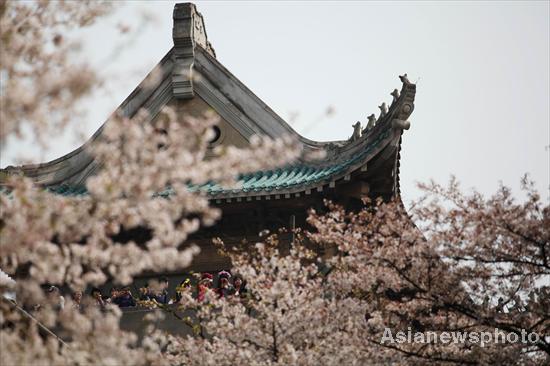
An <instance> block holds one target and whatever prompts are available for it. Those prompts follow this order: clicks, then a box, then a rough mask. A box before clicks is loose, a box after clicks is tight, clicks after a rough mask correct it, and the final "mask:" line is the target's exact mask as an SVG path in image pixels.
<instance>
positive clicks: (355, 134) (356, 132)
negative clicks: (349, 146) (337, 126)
mask: <svg viewBox="0 0 550 366" xmlns="http://www.w3.org/2000/svg"><path fill="white" fill-rule="evenodd" d="M351 127H353V135H351V137H350V140H351V141H355V140H359V137H361V122H359V121H357V122H355V124H353V125H351Z"/></svg>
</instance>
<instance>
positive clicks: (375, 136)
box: [0, 46, 416, 199]
mask: <svg viewBox="0 0 550 366" xmlns="http://www.w3.org/2000/svg"><path fill="white" fill-rule="evenodd" d="M195 51H196V52H195V56H194V57H195V66H194V69H195V70H196V72H197V77H196V78H195V80H194V83H193V88H194V92H195V94H196V95H199V96H200V97H201V98H203V99H204V100H205V101H206V102H207V103H209V104H210V105H211V106H212V107H213V108H214V109H215V110H216V111H217V112H218V113H219V114H220V115H221V116H222V117H223V118H224V119H226V120H227V121H228V122H229V123H231V124H232V125H233V126H235V127H237V128H240V131H241V132H242V133H243V135H244V136H245V137H246V138H250V137H251V136H252V135H254V134H264V135H267V136H269V137H272V138H277V137H280V136H282V135H285V134H286V135H290V136H294V137H295V138H296V139H297V140H298V141H299V142H300V143H301V144H302V145H303V151H304V158H301V159H299V160H298V161H297V162H296V164H295V166H302V167H306V168H308V169H309V170H311V173H312V174H313V175H315V174H317V175H315V176H314V178H315V179H313V178H312V179H309V178H311V177H308V178H307V179H305V180H302V181H300V180H295V181H293V182H292V184H290V183H289V184H288V185H286V186H281V185H277V184H275V185H274V186H265V187H263V186H259V187H257V189H254V190H253V191H245V190H242V189H241V190H218V191H210V192H209V193H208V194H209V195H210V196H211V197H213V198H214V199H219V198H231V197H237V196H239V197H247V196H252V195H254V196H262V195H267V196H269V195H271V194H286V195H288V194H296V193H299V192H303V191H307V190H311V189H319V188H320V187H323V186H324V185H326V184H329V185H330V184H336V183H335V182H337V181H338V180H341V179H344V178H345V177H346V176H348V175H350V174H351V173H353V172H354V171H356V170H357V169H361V167H364V166H365V164H367V163H368V162H369V161H371V160H372V158H373V156H375V155H376V152H377V151H381V150H382V149H385V148H386V147H387V146H390V145H391V146H395V147H398V146H399V138H398V137H397V135H399V136H400V135H401V132H402V130H401V129H400V128H399V127H396V126H395V120H401V121H406V120H407V118H408V116H409V115H410V114H411V113H412V110H413V109H414V97H415V93H416V86H415V85H413V84H410V83H408V82H407V83H404V84H403V87H402V89H401V93H400V97H399V98H398V99H396V100H395V101H394V102H393V103H392V104H391V106H390V108H389V110H388V112H387V114H385V115H384V116H383V117H381V118H379V120H378V121H377V124H376V126H375V127H374V128H372V129H370V130H369V131H366V133H364V135H363V136H360V137H356V138H353V139H352V138H350V140H348V141H329V142H318V141H312V140H309V139H307V138H305V137H303V136H301V135H300V134H298V133H297V132H296V131H295V130H294V129H293V128H292V127H290V125H288V124H287V123H286V122H285V121H284V120H283V119H282V118H281V117H279V116H278V115H277V114H276V113H275V112H274V111H273V110H272V109H271V108H269V107H268V106H267V105H266V104H265V103H264V102H263V101H262V100H261V99H260V98H258V97H257V96H256V95H255V94H254V93H253V92H252V91H251V90H250V89H248V88H247V87H246V86H245V85H244V84H243V83H242V82H241V81H240V80H238V79H237V78H236V77H235V76H234V75H233V74H231V73H230V72H229V71H228V70H227V69H226V68H225V67H224V66H223V65H222V64H221V63H220V62H219V61H218V60H217V59H216V58H215V57H213V56H212V55H210V54H209V53H208V52H207V51H205V50H203V49H202V48H201V47H200V46H196V48H195ZM172 53H173V49H172V50H170V51H169V52H168V53H167V54H166V55H165V56H164V58H163V59H162V60H161V62H160V63H159V64H158V65H157V68H159V69H160V70H161V77H160V78H158V79H157V82H156V84H155V85H153V86H151V85H148V86H147V87H146V86H145V85H146V83H145V81H144V82H142V83H141V84H140V85H139V86H138V87H137V88H136V89H135V90H134V91H133V92H132V93H131V94H130V96H128V98H126V100H125V101H124V102H123V103H122V104H121V105H120V107H119V109H118V110H119V111H121V112H122V114H123V115H124V116H126V117H132V116H133V115H134V114H135V113H136V112H137V111H138V110H139V109H141V108H145V109H146V110H148V112H149V115H150V116H151V118H153V117H154V116H155V115H156V113H158V111H159V110H160V109H161V108H162V106H164V105H166V104H167V103H168V102H169V101H170V100H171V99H172V98H173V90H172V83H173V80H172V71H173V68H174V62H173V60H172V56H173V55H172ZM146 80H147V78H146ZM147 84H150V83H147ZM105 123H108V121H107V122H105ZM105 123H104V124H103V125H102V126H101V128H99V130H98V131H97V132H96V133H95V134H94V135H93V136H92V137H91V138H90V139H89V140H88V141H87V142H86V143H85V144H84V145H83V146H81V147H79V148H78V149H76V150H74V151H72V152H70V153H69V154H67V155H65V156H63V157H61V158H58V159H55V160H53V161H50V162H48V163H43V164H36V165H25V166H22V167H8V168H6V169H3V170H2V171H1V172H2V173H3V174H1V175H0V185H2V183H3V181H4V180H5V177H6V175H10V174H24V175H26V176H28V177H31V178H32V179H33V180H34V181H35V183H36V184H38V185H41V186H43V187H46V188H54V189H55V188H56V187H61V188H60V189H61V190H65V191H66V192H67V193H69V194H70V192H71V189H66V187H81V186H84V185H85V182H86V180H87V178H88V177H89V176H90V175H93V174H94V173H95V172H96V171H97V170H98V169H100V167H101V164H100V162H98V161H96V159H94V157H93V156H92V154H91V153H90V149H91V147H92V145H93V144H94V143H95V141H96V140H98V139H100V138H101V135H102V131H103V128H104V126H105ZM319 151H323V152H324V153H325V158H323V159H321V160H311V159H308V158H307V156H308V155H310V154H309V153H312V152H319ZM397 155H398V154H397ZM397 155H396V157H397ZM396 163H397V164H398V161H397V162H396ZM331 167H334V169H333V170H332V171H331V172H330V174H324V173H323V171H324V172H325V173H326V171H328V170H330V169H331ZM291 168H292V167H287V169H291ZM318 173H319V174H318ZM256 174H266V175H268V177H267V178H266V179H265V181H268V180H269V174H273V173H272V172H264V173H256ZM394 177H397V174H394ZM273 181H275V179H273ZM64 187H65V188H64ZM395 187H397V188H396V189H398V182H397V185H396V186H395Z"/></svg>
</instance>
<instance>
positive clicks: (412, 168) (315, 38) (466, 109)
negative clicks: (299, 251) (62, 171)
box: [1, 1, 550, 201]
mask: <svg viewBox="0 0 550 366" xmlns="http://www.w3.org/2000/svg"><path fill="white" fill-rule="evenodd" d="M173 6H174V2H172V1H167V2H154V3H153V2H137V1H136V2H132V1H129V2H127V3H126V4H125V5H124V6H122V7H120V8H119V9H118V10H117V12H116V14H114V15H113V16H111V17H110V18H109V19H106V20H102V21H101V22H99V23H98V24H96V25H94V26H93V28H91V29H89V30H87V31H85V32H83V33H82V34H81V37H82V39H83V41H84V43H85V47H84V49H83V54H82V56H83V57H84V58H85V59H87V60H88V61H89V62H90V63H92V64H93V65H96V66H100V67H101V68H102V70H103V72H104V73H105V74H106V75H109V81H108V83H107V85H106V86H107V89H108V91H109V92H108V93H101V94H96V95H94V96H93V97H91V98H90V99H88V100H87V101H86V103H85V104H84V105H85V107H86V109H87V110H88V115H87V118H86V121H87V123H86V124H85V127H84V129H85V131H86V135H87V136H86V137H89V136H91V135H92V133H93V132H95V130H96V129H97V128H98V127H99V126H100V125H101V124H102V123H103V121H104V120H105V119H106V118H107V117H108V115H109V114H110V113H111V112H112V111H113V110H114V109H115V108H116V107H117V106H118V105H119V104H120V103H121V102H122V101H123V100H124V99H125V98H126V97H127V96H128V95H129V94H130V92H131V91H132V90H133V88H134V87H135V86H137V84H138V83H139V82H140V81H141V80H142V79H143V77H144V76H145V75H146V73H147V72H148V71H150V70H151V69H152V67H153V66H154V65H155V64H156V63H157V62H158V61H160V59H161V58H162V57H163V56H164V54H165V53H166V52H167V51H168V50H169V49H170V47H171V46H172V38H171V29H172V9H173ZM197 6H198V9H199V11H200V12H201V13H202V14H203V16H204V17H205V21H206V30H207V33H208V38H209V40H210V42H211V43H212V44H213V46H214V48H215V50H216V53H217V57H218V60H220V61H221V62H222V63H223V64H224V65H225V66H226V67H227V68H228V69H229V70H230V71H231V72H232V73H233V74H234V75H235V76H237V77H238V78H239V79H240V80H241V81H242V82H244V83H245V84H246V85H247V86H248V87H249V88H250V89H251V90H252V91H254V92H255V93H256V94H257V95H258V96H259V97H260V98H261V99H262V100H264V102H266V103H267V104H268V105H269V106H271V107H272V108H273V109H274V110H275V111H276V112H277V113H279V114H280V115H281V116H282V117H283V118H285V119H286V120H289V116H291V115H292V114H294V113H296V112H298V113H299V116H298V118H297V120H295V121H294V122H291V125H292V126H293V127H294V128H295V129H296V130H297V131H298V132H299V133H302V134H304V135H305V136H306V137H308V138H311V139H315V140H335V139H345V138H347V137H349V136H350V135H351V133H352V127H351V125H352V124H353V123H354V122H356V121H357V120H361V121H362V122H363V123H366V120H367V118H366V117H367V116H368V115H370V114H371V113H376V114H377V115H378V112H379V110H378V108H377V106H378V105H379V104H380V103H381V102H382V101H385V102H386V103H389V102H390V101H391V96H390V95H389V93H390V92H391V91H392V90H393V89H394V88H400V82H399V79H398V78H397V75H398V74H402V73H403V72H407V73H408V75H409V78H410V79H411V81H413V82H414V81H418V87H417V98H416V109H415V111H414V113H413V114H412V116H411V118H410V121H411V124H412V126H411V129H410V130H409V131H406V132H405V134H404V136H403V148H402V152H401V191H402V195H403V198H404V200H405V201H408V200H409V199H411V198H415V197H417V195H418V190H417V188H416V186H415V182H417V181H427V180H429V179H430V178H433V179H435V180H436V181H438V182H441V183H446V182H447V181H448V179H449V177H450V175H451V174H454V175H456V176H457V177H458V179H459V180H460V181H461V182H462V183H463V186H464V187H466V188H469V187H476V188H477V189H479V190H480V191H481V192H483V193H488V194H489V193H492V192H494V191H495V190H496V189H497V187H498V184H499V182H501V181H502V182H503V183H504V184H505V185H508V186H511V187H512V188H513V189H514V191H515V192H516V193H518V192H519V180H520V177H521V176H522V175H523V174H524V173H529V174H530V175H531V177H532V178H533V179H534V180H535V181H536V182H537V186H538V189H539V190H540V192H541V193H542V194H543V196H544V197H548V194H549V193H548V192H549V187H550V168H549V166H550V161H549V156H550V151H549V149H548V148H547V146H548V145H550V112H549V101H550V60H549V53H550V50H549V45H550V28H549V27H550V14H549V13H550V8H549V2H547V1H540V2H526V1H522V2H496V1H490V2H482V3H480V2H475V3H474V2H465V1H460V2H450V1H445V2H437V3H436V2H394V3H391V2H225V1H224V2H214V1H209V2H197ZM143 12H148V13H150V14H153V15H154V16H155V18H156V21H155V22H152V23H148V25H146V26H141V27H140V26H138V24H140V22H141V19H142V16H141V14H142V13H143ZM120 20H123V21H124V22H125V23H127V24H130V26H131V32H130V34H129V35H120V34H119V33H118V32H117V31H116V30H115V29H114V28H115V27H114V25H115V24H117V23H118V22H119V21H120ZM328 106H333V107H334V108H335V109H336V115H335V116H334V117H332V118H330V119H320V116H322V115H323V113H324V111H325V109H326V108H327V107H328ZM80 144H81V141H75V139H74V138H73V137H72V134H68V133H66V136H65V137H62V138H59V140H55V142H54V143H52V145H53V146H52V148H51V150H50V151H48V152H41V151H38V149H36V148H35V147H34V146H32V145H31V144H25V143H17V144H13V143H12V144H10V145H9V146H8V148H7V149H6V150H5V151H4V152H5V153H4V154H3V156H2V161H1V166H2V167H4V166H6V165H9V164H14V162H16V161H17V160H16V158H20V157H21V156H23V157H25V158H30V159H31V160H33V161H35V162H42V161H48V160H51V159H54V158H57V157H59V156H61V155H63V154H65V153H68V152H69V151H71V150H72V149H74V148H76V147H78V146H79V145H80Z"/></svg>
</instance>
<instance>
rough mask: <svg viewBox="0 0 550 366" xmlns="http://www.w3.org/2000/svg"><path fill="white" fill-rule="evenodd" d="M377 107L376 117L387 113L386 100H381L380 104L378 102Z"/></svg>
mask: <svg viewBox="0 0 550 366" xmlns="http://www.w3.org/2000/svg"><path fill="white" fill-rule="evenodd" d="M378 108H380V117H378V119H380V118H382V117H384V116H385V115H386V114H388V105H387V104H386V102H382V104H380V105H379V106H378Z"/></svg>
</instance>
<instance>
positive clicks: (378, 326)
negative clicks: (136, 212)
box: [163, 180, 550, 365]
mask: <svg viewBox="0 0 550 366" xmlns="http://www.w3.org/2000/svg"><path fill="white" fill-rule="evenodd" d="M532 187H533V186H532V184H530V183H529V182H528V181H527V180H525V181H524V188H525V192H526V195H527V199H526V200H525V202H523V203H517V202H516V201H515V200H514V198H513V196H512V194H511V192H510V191H509V190H508V189H507V188H504V187H502V188H501V189H500V190H499V191H498V192H497V193H496V194H495V195H494V196H493V197H490V198H484V197H483V196H482V195H480V194H479V193H472V194H470V195H464V194H462V193H461V192H460V189H459V186H458V185H457V183H456V181H454V180H453V181H452V182H451V184H450V185H449V187H447V188H444V187H442V186H439V185H437V184H433V183H432V184H429V185H423V186H422V188H423V189H424V191H425V193H426V196H425V197H424V198H422V199H420V200H419V201H418V202H416V203H414V205H413V206H412V207H411V208H410V209H409V210H405V209H404V208H403V205H402V204H401V203H400V202H389V203H384V202H381V201H378V202H370V201H368V200H365V208H364V209H362V210H360V211H359V212H346V211H345V210H344V209H343V208H342V207H340V206H338V205H335V204H332V203H330V202H327V211H326V212H323V213H318V212H315V211H311V212H310V215H309V218H308V222H309V224H311V226H312V228H311V229H310V230H309V231H306V232H301V231H298V232H297V233H296V239H295V241H294V242H293V243H292V248H291V250H290V252H284V251H282V250H281V245H279V243H278V240H277V237H276V236H269V237H268V238H266V240H264V241H263V242H261V243H257V244H255V245H252V244H248V246H246V248H247V249H246V250H244V251H243V250H242V248H232V247H225V246H223V243H221V244H222V247H223V248H224V251H225V252H226V254H227V255H229V257H230V258H231V261H232V263H233V265H234V268H233V270H234V271H236V272H238V273H240V274H242V275H243V276H244V278H246V279H247V281H249V283H248V288H249V291H250V294H251V295H250V298H245V299H242V298H238V297H229V298H221V299H220V298H219V297H218V296H217V295H216V294H215V293H210V296H208V297H207V301H206V302H205V301H198V300H197V299H194V298H192V297H191V296H187V297H186V299H185V301H183V303H182V305H181V306H182V307H183V308H186V309H195V310H196V311H197V316H196V317H195V318H193V319H187V320H186V324H187V325H188V326H193V327H194V329H195V333H196V334H195V336H194V337H189V338H187V339H185V338H177V337H170V338H169V339H167V340H166V339H165V340H164V343H163V344H164V345H165V347H167V352H166V353H165V357H167V359H168V360H169V362H170V363H171V364H182V365H183V364H185V365H203V364H205V365H214V364H215V365H231V364H251V365H266V364H274V365H276V364H281V365H282V364H285V365H286V364H292V365H311V364H323V365H325V364H326V365H333V364H360V365H362V364H388V363H391V364H412V365H415V364H426V363H433V364H487V365H488V364H494V363H498V364H526V365H538V364H542V363H544V362H548V360H549V357H550V350H549V349H548V341H549V339H548V330H549V326H550V313H549V310H548V309H550V306H549V299H550V297H549V296H548V295H549V290H550V288H549V286H550V283H549V282H550V268H549V267H548V254H547V253H548V249H549V245H550V242H549V240H550V234H549V230H548V227H550V226H549V225H548V220H549V213H550V208H549V207H548V205H546V206H543V204H542V203H541V202H540V198H539V196H538V194H537V192H536V191H535V190H534V189H533V188H532ZM321 249H322V251H321ZM320 252H324V253H325V254H324V255H323V256H319V255H318V253H320ZM327 253H328V254H327ZM399 332H401V334H402V336H397V334H399ZM430 332H431V333H433V334H442V333H447V334H452V333H454V334H458V337H460V334H463V335H464V334H466V336H465V338H464V339H463V340H462V341H461V340H460V338H457V341H454V338H452V337H453V336H449V339H448V340H445V339H444V338H441V339H439V338H438V340H439V341H438V340H434V337H432V340H431V341H430V340H429V338H427V335H429V334H430ZM482 332H491V333H494V332H497V334H499V336H500V337H501V338H500V341H498V340H495V339H493V340H485V339H483V338H480V337H481V336H482V334H483V333H482ZM409 334H410V336H409ZM468 334H470V335H471V334H477V338H476V336H470V335H468ZM511 334H512V335H513V336H510V335H511ZM528 334H529V338H527V335H528ZM545 336H546V338H545ZM400 337H401V339H399V338H400ZM407 337H410V339H409V340H407ZM510 339H511V341H508V340H510ZM521 340H524V342H521ZM483 341H485V342H483Z"/></svg>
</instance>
